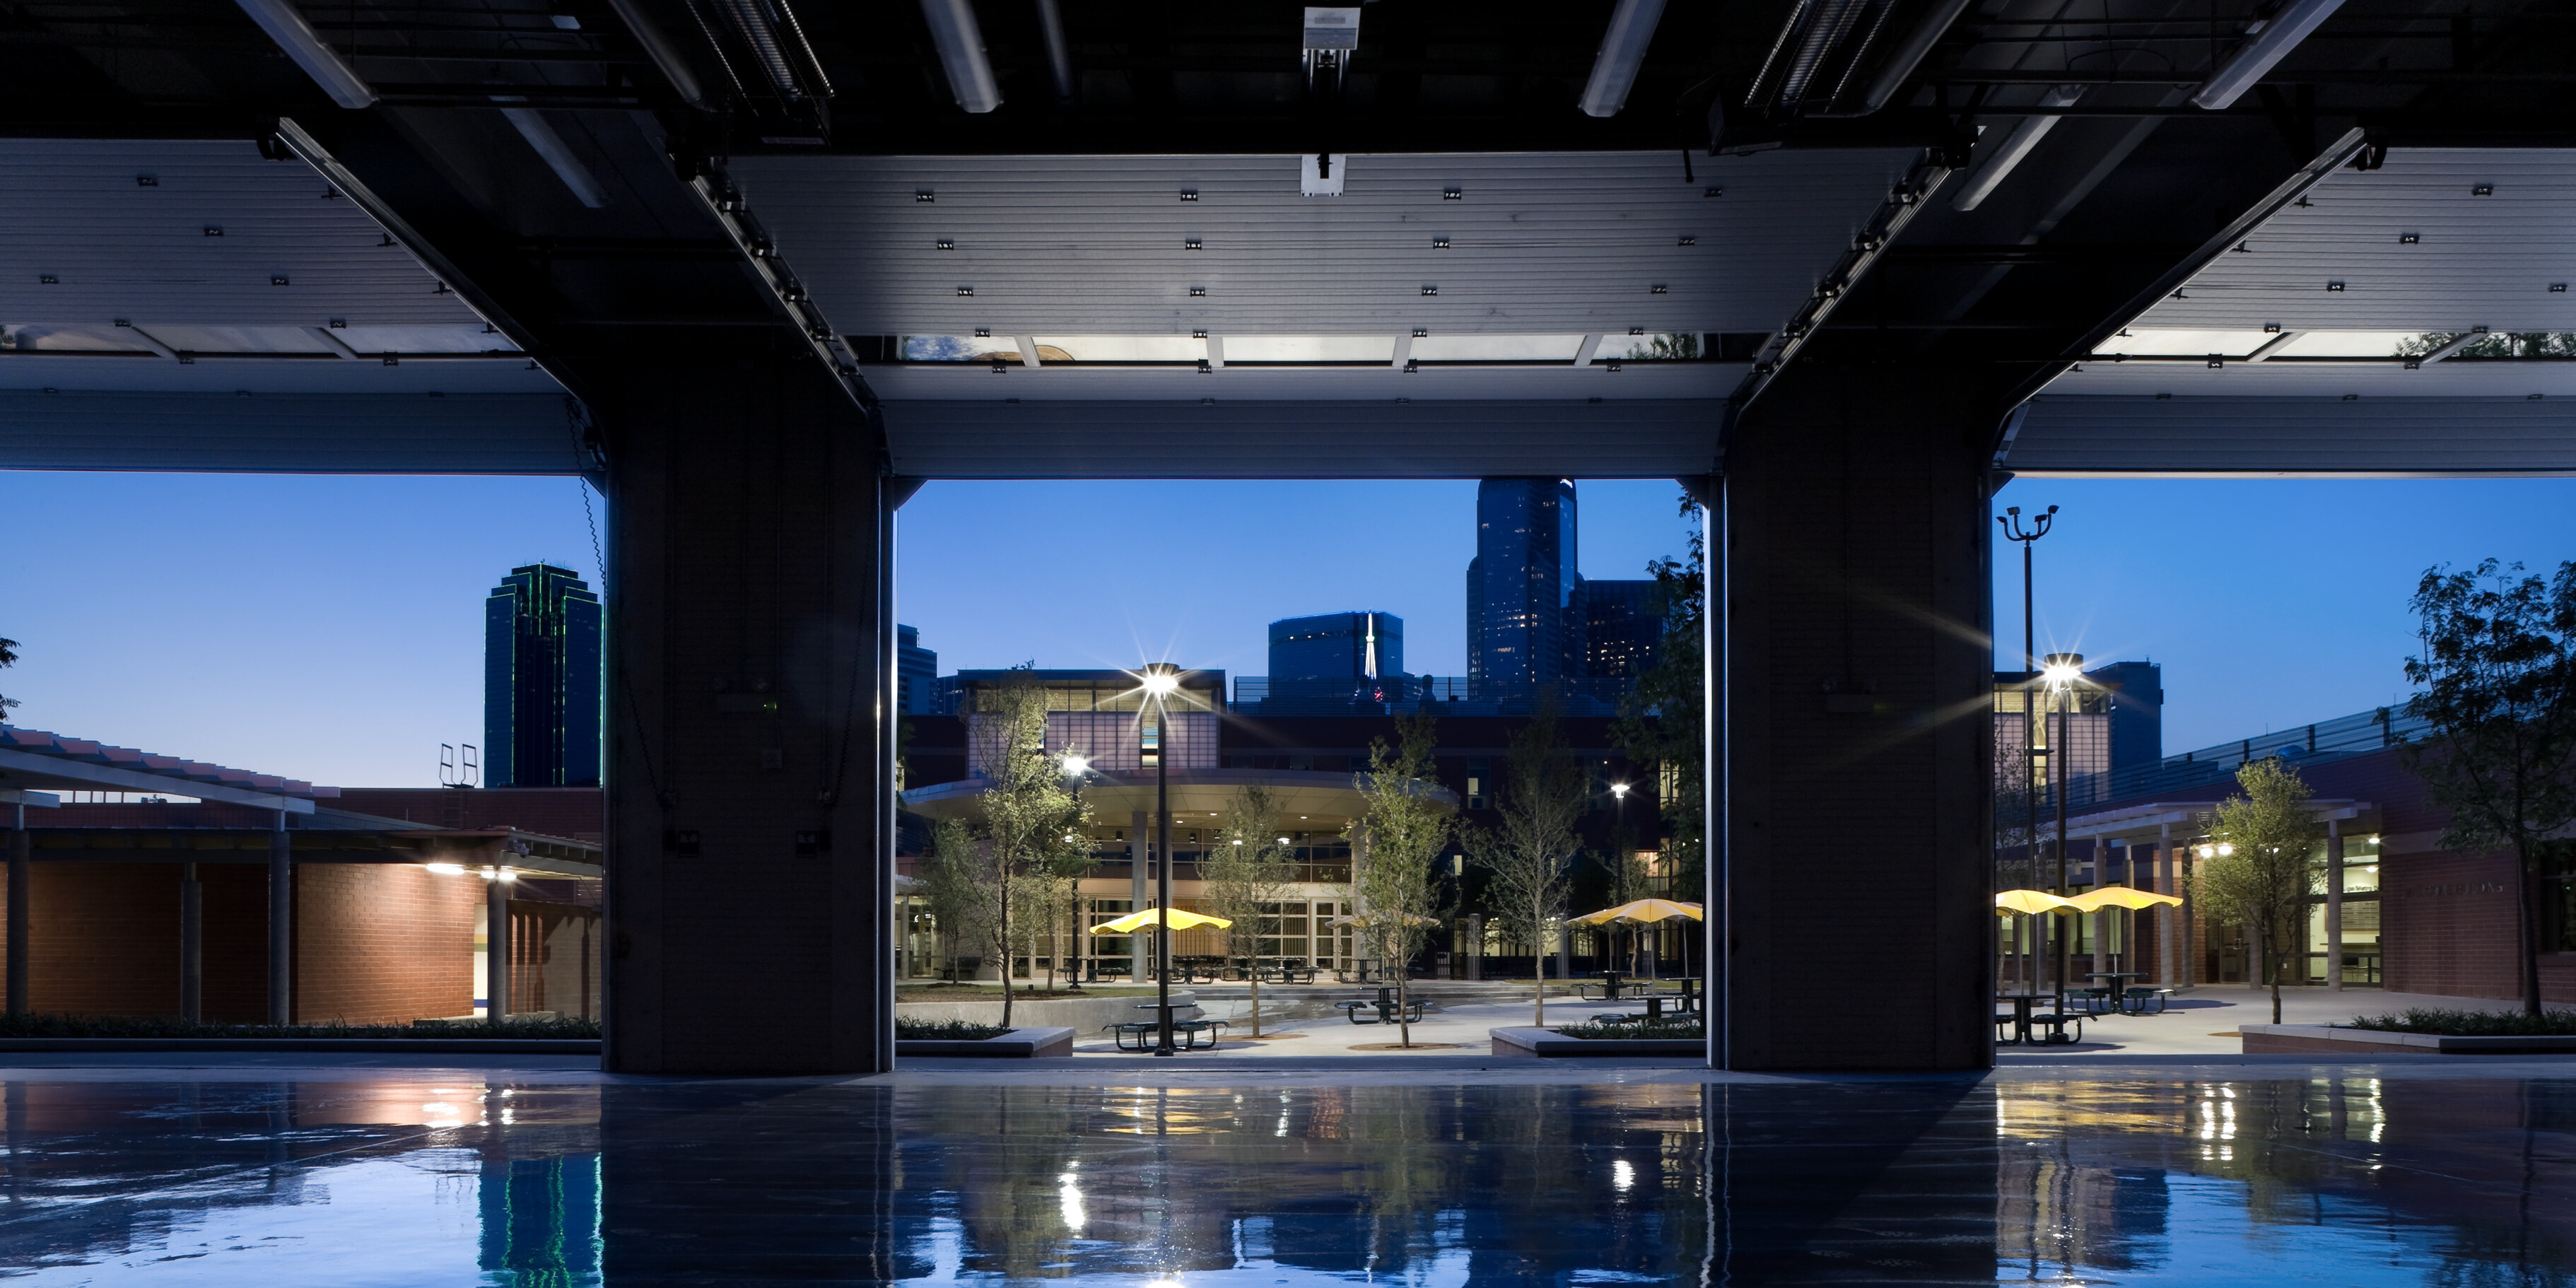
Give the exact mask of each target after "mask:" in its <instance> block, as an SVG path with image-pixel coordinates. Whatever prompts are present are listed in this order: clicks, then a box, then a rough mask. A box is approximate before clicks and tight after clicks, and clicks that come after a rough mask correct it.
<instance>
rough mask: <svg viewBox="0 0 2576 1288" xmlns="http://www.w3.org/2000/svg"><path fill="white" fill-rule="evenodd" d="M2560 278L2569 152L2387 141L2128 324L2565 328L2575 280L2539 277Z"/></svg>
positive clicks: (2572, 268) (2574, 239) (2568, 275)
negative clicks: (2380, 157) (2376, 160)
mask: <svg viewBox="0 0 2576 1288" xmlns="http://www.w3.org/2000/svg"><path fill="white" fill-rule="evenodd" d="M2482 187H2483V188H2486V189H2488V190H2489V191H2487V192H2486V193H2484V194H2483V195H2481V194H2480V192H2479V189H2480V188H2482ZM2408 236H2412V237H2414V238H2416V240H2414V241H2411V242H2409V241H2405V240H2403V238H2405V237H2408ZM2571 282H2576V150H2568V149H2557V148H2509V149H2507V148H2499V149H2457V148H2392V149H2390V150H2389V153H2388V159H2387V162H2386V164H2385V165H2383V166H2382V167H2381V168H2380V169H2377V170H2371V171H2360V170H2338V171H2336V172H2335V173H2334V174H2333V175H2331V176H2329V177H2328V178H2327V179H2326V180H2324V181H2323V182H2322V183H2319V184H2318V185H2317V186H2316V188H2315V189H2314V190H2312V191H2310V192H2309V193H2308V194H2307V196H2306V197H2305V198H2303V199H2302V200H2300V201H2298V202H2295V203H2293V204H2291V205H2289V206H2287V207H2284V208H2283V209H2282V210H2281V211H2280V213H2278V214H2276V215H2274V216H2273V217H2272V218H2270V219H2269V220H2266V221H2265V222H2264V223H2263V225H2262V226H2261V227H2259V228H2257V229H2256V230H2255V231H2254V234H2253V236H2251V237H2248V238H2246V239H2245V242H2244V249H2243V250H2241V251H2232V252H2229V253H2226V254H2222V255H2220V256H2219V257H2218V258H2217V259H2216V260H2215V261H2214V262H2212V263H2211V264H2210V265H2209V266H2208V267H2207V268H2206V269H2203V270H2202V271H2201V272H2200V273H2199V274H2198V275H2197V276H2195V277H2193V278H2192V279H2191V281H2190V283H2189V284H2187V285H2186V286H2184V287H2183V288H2182V291H2181V293H2180V295H2179V297H2178V298H2170V299H2166V300H2164V301H2162V302H2160V303H2158V304H2157V305H2156V306H2155V307H2153V308H2151V309H2148V310H2147V311H2146V312H2145V313H2144V314H2142V315H2140V316H2139V317H2138V318H2137V320H2136V321H2135V322H2133V323H2131V325H2132V326H2137V327H2212V328H2224V327H2246V326H2252V327H2261V326H2263V325H2265V324H2267V323H2277V324H2279V325H2280V326H2282V327H2283V328H2286V329H2289V330H2297V331H2311V330H2348V331H2367V330H2419V331H2465V330H2468V329H2469V328H2471V327H2476V326H2484V327H2489V328H2492V329H2494V330H2498V331H2566V330H2576V290H2568V289H2561V290H2557V291H2552V290H2551V289H2550V287H2551V286H2552V285H2553V284H2555V285H2558V286H2561V287H2565V286H2567V284H2569V283H2571ZM2334 283H2341V284H2342V289H2340V290H2330V289H2328V288H2329V286H2331V285H2332V284H2334Z"/></svg>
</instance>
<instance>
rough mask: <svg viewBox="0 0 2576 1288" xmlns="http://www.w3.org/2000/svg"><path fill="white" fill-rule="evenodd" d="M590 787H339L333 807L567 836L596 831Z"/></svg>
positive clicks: (589, 837) (592, 836) (596, 805)
mask: <svg viewBox="0 0 2576 1288" xmlns="http://www.w3.org/2000/svg"><path fill="white" fill-rule="evenodd" d="M601 799H602V798H601V796H600V790H599V789H598V788H596V787H494V788H488V789H486V788H474V789H467V788H457V787H344V788H341V789H340V796H339V799H337V800H334V801H330V802H327V804H329V805H330V806H331V807H332V808H333V809H344V810H348V811H350V812H352V813H357V814H373V815H375V816H376V817H378V818H399V819H408V820H410V821H411V822H415V823H422V824H426V825H428V826H431V827H448V828H487V827H515V828H517V829H519V830H520V831H522V832H535V833H537V834H539V835H541V836H560V837H563V838H564V839H566V840H570V841H597V840H598V839H599V836H600V828H601V823H600V802H601Z"/></svg>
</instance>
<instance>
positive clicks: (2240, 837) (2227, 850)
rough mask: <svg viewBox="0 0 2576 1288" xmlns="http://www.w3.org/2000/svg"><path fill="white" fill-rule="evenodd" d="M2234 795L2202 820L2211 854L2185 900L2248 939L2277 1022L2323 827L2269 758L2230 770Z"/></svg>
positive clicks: (2299, 788) (2300, 783) (2294, 777)
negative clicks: (2233, 924)
mask: <svg viewBox="0 0 2576 1288" xmlns="http://www.w3.org/2000/svg"><path fill="white" fill-rule="evenodd" d="M2236 785H2237V786H2238V787H2241V788H2243V789H2244V792H2245V794H2244V795H2242V796H2235V797H2231V798H2229V799H2227V800H2224V801H2221V802H2219V804H2218V812H2217V813H2215V814H2212V815H2208V816H2206V817H2204V818H2203V819H2202V820H2201V821H2202V826H2203V827H2204V828H2205V829H2206V830H2207V831H2208V833H2209V838H2210V841H2211V843H2212V844H2213V846H2214V848H2215V850H2216V853H2215V854H2213V855H2212V856H2211V857H2209V858H2206V859H2202V860H2201V861H2200V864H2199V866H2198V868H2197V869H2196V870H2195V871H2194V872H2193V874H2192V894H2193V896H2194V897H2195V898H2196V899H2197V900H2198V901H2199V903H2200V906H2201V907H2203V908H2205V909H2208V911H2209V915H2210V918H2211V919H2212V920H2213V921H2220V922H2231V921H2232V922H2236V923H2238V924H2240V925H2243V926H2244V927H2246V928H2247V929H2248V930H2251V931H2252V932H2253V933H2254V939H2255V942H2254V945H2253V947H2254V952H2255V955H2256V957H2257V958H2258V960H2259V961H2260V963H2261V973H2260V975H2259V976H2258V978H2257V982H2258V983H2269V984H2270V985H2271V986H2272V1022H2273V1023H2274V1024H2278V1023H2280V1022H2281V967H2282V966H2283V965H2285V964H2286V963H2287V962H2288V960H2289V950H2290V946H2291V945H2292V944H2295V943H2297V942H2298V938H2299V923H2301V922H2302V921H2305V920H2306V919H2307V915H2308V891H2309V890H2310V888H2311V887H2312V886H2313V885H2314V883H2315V880H2316V863H2315V861H2314V859H2313V858H2311V857H2310V856H2311V853H2312V851H2313V850H2314V849H2315V847H2316V844H2317V839H2318V838H2319V837H2320V836H2321V835H2323V829H2322V828H2320V827H2318V826H2317V820H2316V816H2315V815H2314V814H2311V813H2310V812H2308V785H2307V783H2306V781H2304V780H2302V779H2301V778H2300V777H2299V772H2298V771H2297V770H2295V769H2291V768H2289V767H2288V766H2286V765H2284V764H2282V763H2281V762H2280V761H2279V760H2277V759H2264V760H2257V761H2252V762H2249V763H2248V764H2246V765H2245V767H2244V768H2242V769H2239V770H2237V771H2236Z"/></svg>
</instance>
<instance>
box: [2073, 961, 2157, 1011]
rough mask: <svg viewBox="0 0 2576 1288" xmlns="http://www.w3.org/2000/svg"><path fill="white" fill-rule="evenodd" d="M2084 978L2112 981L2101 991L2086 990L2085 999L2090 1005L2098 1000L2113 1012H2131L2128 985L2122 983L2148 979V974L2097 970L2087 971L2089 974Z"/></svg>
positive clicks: (2086, 973)
mask: <svg viewBox="0 0 2576 1288" xmlns="http://www.w3.org/2000/svg"><path fill="white" fill-rule="evenodd" d="M2084 978H2086V979H2107V980H2109V981H2111V982H2110V983H2109V984H2106V985H2104V986H2103V987H2102V988H2101V989H2099V990H2095V989H2089V988H2088V989H2086V990H2084V995H2085V998H2086V1000H2087V1001H2088V1003H2089V1002H2091V1001H2095V1000H2098V1001H2101V1002H2103V1003H2104V1004H2105V1005H2107V1006H2108V1007H2109V1008H2110V1009H2111V1010H2114V1011H2127V1010H2129V1003H2128V985H2127V984H2126V983H2124V982H2122V981H2125V980H2132V979H2145V978H2146V974H2145V972H2143V971H2126V970H2114V971H2099V970H2097V971H2087V972H2085V975H2084ZM2087 1009H2091V1008H2090V1007H2089V1006H2088V1007H2087Z"/></svg>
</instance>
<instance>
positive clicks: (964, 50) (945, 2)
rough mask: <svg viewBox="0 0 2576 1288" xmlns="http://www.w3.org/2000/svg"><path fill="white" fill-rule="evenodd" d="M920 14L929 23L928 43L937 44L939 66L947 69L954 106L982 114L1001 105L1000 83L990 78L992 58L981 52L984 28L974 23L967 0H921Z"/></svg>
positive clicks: (970, 5) (975, 113)
mask: <svg viewBox="0 0 2576 1288" xmlns="http://www.w3.org/2000/svg"><path fill="white" fill-rule="evenodd" d="M921 16H922V17H923V18H925V19H927V20H928V21H929V23H930V43H931V44H933V45H936V46H938V48H939V65H940V68H941V69H942V70H944V71H946V72H947V73H948V92H949V93H951V94H953V95H955V96H956V99H957V106H958V107H959V108H961V109H963V110H965V111H966V112H968V113H971V114H974V115H978V116H980V115H982V114H984V113H986V112H989V111H992V110H993V109H994V108H997V107H1000V106H1001V105H1002V87H1001V85H1000V83H999V82H997V81H995V80H994V79H993V60H992V59H990V58H988V57H986V56H985V54H984V30H983V28H981V27H979V26H977V25H976V23H975V7H974V5H972V4H970V3H968V0H921Z"/></svg>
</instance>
